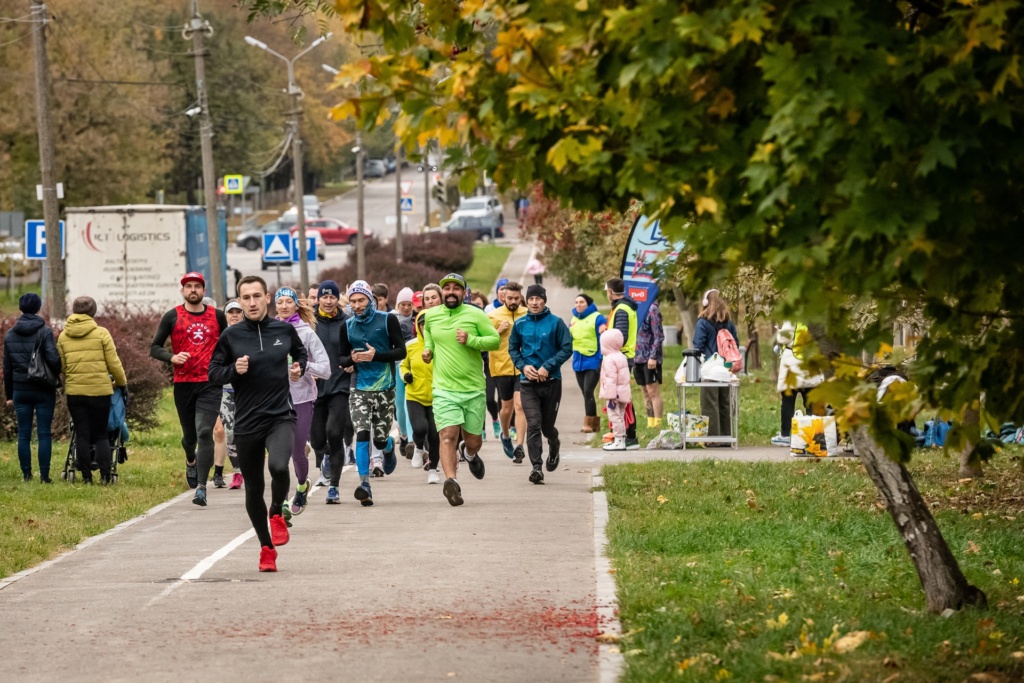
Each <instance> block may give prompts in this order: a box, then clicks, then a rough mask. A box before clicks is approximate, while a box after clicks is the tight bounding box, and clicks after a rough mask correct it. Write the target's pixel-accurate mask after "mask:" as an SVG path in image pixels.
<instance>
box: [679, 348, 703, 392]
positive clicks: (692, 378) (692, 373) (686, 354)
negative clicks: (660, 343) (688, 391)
mask: <svg viewBox="0 0 1024 683" xmlns="http://www.w3.org/2000/svg"><path fill="white" fill-rule="evenodd" d="M683 363H684V365H685V367H686V383H687V384H694V383H696V382H699V381H700V351H698V350H697V349H686V350H685V351H683Z"/></svg>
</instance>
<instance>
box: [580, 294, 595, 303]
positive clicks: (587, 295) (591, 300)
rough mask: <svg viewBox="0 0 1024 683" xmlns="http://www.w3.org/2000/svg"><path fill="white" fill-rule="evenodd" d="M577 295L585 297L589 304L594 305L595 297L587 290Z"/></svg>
mask: <svg viewBox="0 0 1024 683" xmlns="http://www.w3.org/2000/svg"><path fill="white" fill-rule="evenodd" d="M577 296H580V297H583V300H584V301H586V302H587V306H593V305H594V299H593V298H592V297H591V296H590V295H589V294H587V293H586V292H580V293H579V294H578V295H577Z"/></svg>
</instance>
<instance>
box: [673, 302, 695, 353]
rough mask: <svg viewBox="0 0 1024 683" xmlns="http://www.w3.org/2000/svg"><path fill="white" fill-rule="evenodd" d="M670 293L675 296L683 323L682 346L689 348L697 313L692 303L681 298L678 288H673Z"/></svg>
mask: <svg viewBox="0 0 1024 683" xmlns="http://www.w3.org/2000/svg"><path fill="white" fill-rule="evenodd" d="M672 291H673V292H674V293H675V296H676V306H678V307H679V317H680V318H681V320H682V323H683V342H684V343H683V344H682V346H683V347H684V348H689V347H690V345H691V344H692V343H693V332H694V330H696V329H697V311H696V310H695V306H694V305H693V302H691V301H690V300H689V299H687V298H686V297H685V296H683V293H682V291H681V290H680V289H679V288H678V287H674V288H673V289H672Z"/></svg>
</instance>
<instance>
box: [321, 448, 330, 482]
mask: <svg viewBox="0 0 1024 683" xmlns="http://www.w3.org/2000/svg"><path fill="white" fill-rule="evenodd" d="M320 478H321V479H324V480H326V481H327V484H329V483H330V481H331V456H329V455H328V454H327V453H324V457H323V459H322V460H321V461H320ZM327 484H319V485H320V486H327Z"/></svg>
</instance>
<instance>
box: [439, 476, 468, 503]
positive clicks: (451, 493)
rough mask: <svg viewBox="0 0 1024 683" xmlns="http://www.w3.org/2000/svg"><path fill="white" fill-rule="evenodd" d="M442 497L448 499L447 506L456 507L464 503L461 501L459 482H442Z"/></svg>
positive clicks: (451, 480)
mask: <svg viewBox="0 0 1024 683" xmlns="http://www.w3.org/2000/svg"><path fill="white" fill-rule="evenodd" d="M442 492H443V493H444V497H445V498H447V499H448V504H449V505H451V506H452V507H458V506H459V505H462V503H463V502H464V501H463V500H462V487H461V486H459V482H457V481H455V480H454V479H445V480H444V489H442Z"/></svg>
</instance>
